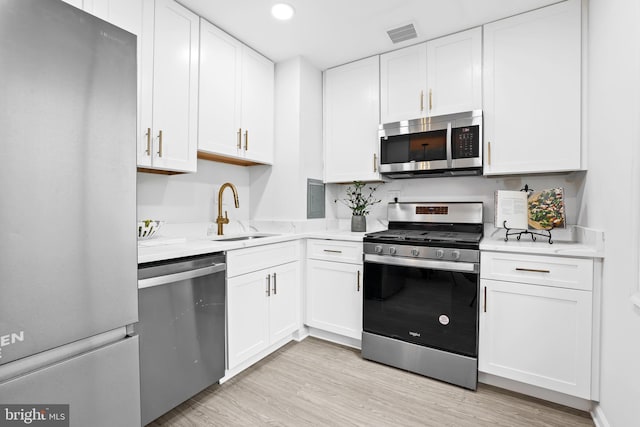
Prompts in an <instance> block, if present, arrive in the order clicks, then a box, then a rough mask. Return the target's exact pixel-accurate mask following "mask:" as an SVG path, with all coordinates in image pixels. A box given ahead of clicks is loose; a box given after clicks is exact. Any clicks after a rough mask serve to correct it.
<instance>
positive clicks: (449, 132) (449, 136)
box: [447, 122, 453, 169]
mask: <svg viewBox="0 0 640 427" xmlns="http://www.w3.org/2000/svg"><path fill="white" fill-rule="evenodd" d="M452 134H453V126H452V123H451V122H449V123H447V168H448V169H451V167H452V166H453V161H452V158H453V154H452V151H453V150H452V140H453V138H452Z"/></svg>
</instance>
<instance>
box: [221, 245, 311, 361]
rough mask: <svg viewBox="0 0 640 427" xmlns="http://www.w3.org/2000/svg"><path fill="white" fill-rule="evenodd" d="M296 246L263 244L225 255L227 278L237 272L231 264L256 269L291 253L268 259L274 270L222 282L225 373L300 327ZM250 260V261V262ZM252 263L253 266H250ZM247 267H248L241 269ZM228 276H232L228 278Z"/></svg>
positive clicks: (238, 276) (298, 268)
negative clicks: (224, 310) (277, 254)
mask: <svg viewBox="0 0 640 427" xmlns="http://www.w3.org/2000/svg"><path fill="white" fill-rule="evenodd" d="M298 245H299V242H297V241H296V242H287V243H285V244H274V245H265V246H259V247H253V248H249V249H240V250H237V251H230V252H229V253H228V254H227V264H228V265H229V267H231V268H229V269H228V270H227V274H233V271H234V270H235V271H238V270H237V269H234V268H233V265H234V263H235V264H236V265H237V264H238V263H239V262H240V263H242V264H243V266H244V265H249V266H251V265H259V264H260V262H259V261H264V259H265V258H269V257H270V254H271V253H273V252H275V253H278V252H279V251H287V252H289V253H292V254H293V253H295V258H294V259H292V257H290V256H285V257H283V258H280V259H279V260H275V259H271V261H272V262H273V265H271V266H269V267H268V268H263V269H260V270H258V271H253V272H249V273H243V274H238V275H235V276H234V277H228V279H227V342H228V346H227V355H228V364H229V366H228V368H229V369H233V368H235V367H237V366H239V365H240V364H241V363H242V362H245V361H247V360H248V359H250V358H251V357H253V356H256V355H257V354H259V353H260V352H262V351H263V350H266V349H267V348H269V347H270V346H271V345H273V344H275V343H277V342H278V341H280V340H282V339H284V338H286V337H287V336H289V335H291V334H292V333H293V332H294V331H296V330H297V329H298V325H299V320H298V319H299V283H300V262H299V261H298V259H297V256H298V255H297V254H298V251H297V248H298ZM251 258H255V259H254V260H252V259H251ZM254 261H256V262H254ZM244 262H248V263H249V264H244ZM229 272H231V273H229Z"/></svg>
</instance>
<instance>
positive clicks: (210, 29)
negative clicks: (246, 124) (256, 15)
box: [198, 19, 244, 157]
mask: <svg viewBox="0 0 640 427" xmlns="http://www.w3.org/2000/svg"><path fill="white" fill-rule="evenodd" d="M200 22H201V24H200V85H199V91H200V96H199V103H200V108H199V112H198V115H199V118H200V119H199V121H198V150H200V151H205V152H208V153H214V154H222V155H227V156H232V157H238V156H242V154H243V152H244V150H242V146H241V141H240V137H241V135H240V132H241V131H240V126H241V125H240V93H241V92H240V84H241V71H240V70H241V66H242V44H241V43H240V42H239V41H237V40H236V39H234V38H233V37H231V36H229V35H228V34H226V33H225V32H224V31H222V30H220V29H218V28H216V27H215V26H213V25H211V24H210V23H208V22H207V21H205V20H203V19H201V20H200Z"/></svg>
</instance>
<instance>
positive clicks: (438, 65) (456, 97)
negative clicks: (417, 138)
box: [380, 28, 482, 123]
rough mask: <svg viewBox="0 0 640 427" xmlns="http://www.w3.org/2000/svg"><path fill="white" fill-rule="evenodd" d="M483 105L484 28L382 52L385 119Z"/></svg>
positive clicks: (382, 113)
mask: <svg viewBox="0 0 640 427" xmlns="http://www.w3.org/2000/svg"><path fill="white" fill-rule="evenodd" d="M480 108H482V30H481V29H480V28H473V29H471V30H467V31H463V32H460V33H456V34H452V35H450V36H446V37H441V38H439V39H435V40H431V41H429V42H426V43H421V44H418V45H415V46H409V47H406V48H404V49H399V50H396V51H393V52H389V53H385V54H383V55H380V121H381V122H382V123H390V122H397V121H400V120H408V119H415V118H419V117H427V116H435V115H440V114H449V113H458V112H462V111H470V110H476V109H480Z"/></svg>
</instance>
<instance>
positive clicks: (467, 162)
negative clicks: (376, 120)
mask: <svg viewBox="0 0 640 427" xmlns="http://www.w3.org/2000/svg"><path fill="white" fill-rule="evenodd" d="M379 136H380V173H381V174H383V175H385V176H387V177H389V178H416V177H433V176H462V175H481V174H482V110H474V111H468V112H464V113H457V114H448V115H443V116H435V117H425V118H420V119H414V120H404V121H401V122H395V123H387V124H381V125H380V128H379Z"/></svg>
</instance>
